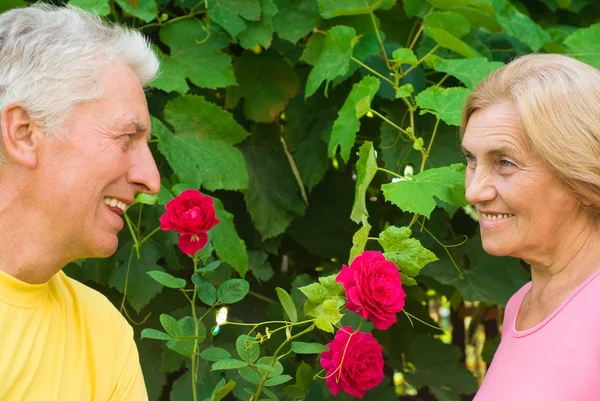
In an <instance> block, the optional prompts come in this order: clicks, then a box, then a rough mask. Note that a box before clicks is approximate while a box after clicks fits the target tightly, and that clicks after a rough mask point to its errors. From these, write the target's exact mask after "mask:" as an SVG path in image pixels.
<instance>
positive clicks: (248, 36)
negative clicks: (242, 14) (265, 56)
mask: <svg viewBox="0 0 600 401" xmlns="http://www.w3.org/2000/svg"><path fill="white" fill-rule="evenodd" d="M260 8H261V13H260V15H261V16H260V21H251V22H248V26H247V27H246V29H245V30H244V31H243V32H242V33H240V35H239V37H238V38H239V42H240V45H241V46H242V47H243V48H245V49H250V48H253V47H255V46H257V45H260V46H262V47H265V48H268V47H269V46H271V41H272V40H273V29H274V28H273V16H274V15H275V14H277V7H276V6H275V3H273V0H260Z"/></svg>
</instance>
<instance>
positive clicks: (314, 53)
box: [300, 33, 326, 65]
mask: <svg viewBox="0 0 600 401" xmlns="http://www.w3.org/2000/svg"><path fill="white" fill-rule="evenodd" d="M325 37H326V35H321V34H319V33H316V34H314V35H310V38H308V43H307V44H306V47H305V48H304V51H303V52H302V56H300V60H301V61H304V62H306V63H308V64H310V65H315V64H317V61H319V56H320V55H321V52H322V51H323V46H325Z"/></svg>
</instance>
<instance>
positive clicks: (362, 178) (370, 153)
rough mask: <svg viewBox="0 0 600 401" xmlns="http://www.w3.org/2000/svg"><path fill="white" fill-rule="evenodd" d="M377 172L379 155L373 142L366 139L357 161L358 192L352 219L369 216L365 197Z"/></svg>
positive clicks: (359, 219) (357, 221)
mask: <svg viewBox="0 0 600 401" xmlns="http://www.w3.org/2000/svg"><path fill="white" fill-rule="evenodd" d="M376 173H377V156H376V155H375V149H373V143H372V142H369V141H366V142H365V143H364V144H363V145H362V146H361V147H360V150H359V151H358V162H356V175H357V178H356V192H355V195H354V205H353V206H352V214H351V215H350V218H351V219H352V221H354V222H356V223H359V222H361V221H362V220H363V219H366V218H368V217H369V212H368V211H367V205H366V203H365V197H366V195H367V189H368V188H369V185H370V184H371V180H373V177H375V174H376Z"/></svg>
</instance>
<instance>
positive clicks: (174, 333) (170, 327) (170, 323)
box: [160, 313, 183, 338]
mask: <svg viewBox="0 0 600 401" xmlns="http://www.w3.org/2000/svg"><path fill="white" fill-rule="evenodd" d="M160 324H161V325H162V327H163V328H164V329H165V331H166V332H167V333H168V334H169V335H170V336H171V337H174V338H178V337H181V335H182V334H183V331H182V330H181V327H179V324H178V323H177V320H175V318H174V317H173V316H171V315H167V314H166V313H162V314H161V315H160Z"/></svg>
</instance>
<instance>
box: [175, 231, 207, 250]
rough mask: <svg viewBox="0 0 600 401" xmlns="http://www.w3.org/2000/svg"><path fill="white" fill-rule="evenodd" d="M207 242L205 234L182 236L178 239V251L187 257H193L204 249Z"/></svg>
mask: <svg viewBox="0 0 600 401" xmlns="http://www.w3.org/2000/svg"><path fill="white" fill-rule="evenodd" d="M207 242H208V235H207V234H206V233H198V234H183V235H182V236H181V237H179V243H178V244H179V249H181V251H182V252H183V253H185V254H187V255H193V254H195V253H196V252H198V251H199V250H200V249H202V248H204V246H205V245H206V243H207Z"/></svg>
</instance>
